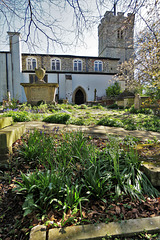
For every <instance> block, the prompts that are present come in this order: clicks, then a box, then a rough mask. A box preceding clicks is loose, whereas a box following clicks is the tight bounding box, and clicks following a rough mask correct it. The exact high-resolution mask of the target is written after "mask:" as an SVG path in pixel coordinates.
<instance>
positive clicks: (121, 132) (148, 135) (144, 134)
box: [25, 121, 160, 141]
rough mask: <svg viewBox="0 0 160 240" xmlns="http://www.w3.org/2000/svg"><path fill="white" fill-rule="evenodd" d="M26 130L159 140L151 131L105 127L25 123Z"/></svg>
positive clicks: (156, 134)
mask: <svg viewBox="0 0 160 240" xmlns="http://www.w3.org/2000/svg"><path fill="white" fill-rule="evenodd" d="M25 125H26V129H28V130H29V129H34V128H37V129H48V130H49V131H52V130H53V128H55V127H56V128H58V129H59V130H69V131H73V130H74V131H78V130H79V131H84V132H86V133H88V134H91V135H96V136H98V137H100V136H101V137H105V136H106V135H108V134H111V135H118V136H120V137H125V136H129V135H131V136H134V137H137V138H140V139H141V140H143V141H145V140H147V139H149V140H153V139H154V137H156V138H157V139H158V140H160V133H158V132H152V131H139V130H133V131H128V130H125V129H124V128H116V127H106V126H76V125H65V124H53V123H44V122H38V121H33V122H26V123H25Z"/></svg>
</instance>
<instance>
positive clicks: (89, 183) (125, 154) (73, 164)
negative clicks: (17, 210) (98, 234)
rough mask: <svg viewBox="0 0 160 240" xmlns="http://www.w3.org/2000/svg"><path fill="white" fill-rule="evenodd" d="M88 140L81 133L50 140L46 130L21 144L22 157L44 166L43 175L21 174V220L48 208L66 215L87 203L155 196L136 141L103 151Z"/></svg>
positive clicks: (110, 143)
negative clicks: (137, 152) (23, 198)
mask: <svg viewBox="0 0 160 240" xmlns="http://www.w3.org/2000/svg"><path fill="white" fill-rule="evenodd" d="M91 140H92V139H91V138H87V137H85V135H84V134H83V133H82V132H65V133H60V134H59V135H58V134H57V133H56V134H55V133H54V135H51V134H47V133H45V129H44V132H38V131H34V132H33V133H30V135H28V136H27V137H26V138H25V139H24V144H23V145H22V146H21V149H20V152H21V155H23V157H24V158H25V159H27V162H28V163H30V161H32V162H33V161H36V165H37V164H40V165H41V166H43V168H42V170H41V171H40V170H35V171H34V172H30V173H28V174H23V173H22V174H21V178H22V180H21V181H19V182H17V186H18V187H17V191H18V193H21V194H23V195H24V197H25V201H24V204H23V210H24V214H25V215H27V214H28V213H32V212H33V211H36V212H37V211H38V212H40V213H41V214H45V213H46V212H47V211H48V210H51V209H52V208H53V209H55V208H56V209H57V210H58V211H62V210H63V211H64V213H66V212H67V211H68V210H69V209H71V210H72V212H74V213H76V212H77V211H80V212H81V209H82V205H83V202H84V201H90V200H91V199H92V200H93V199H95V200H96V199H101V200H103V201H106V199H107V201H108V200H109V201H111V200H112V199H113V198H114V199H118V198H119V197H120V196H123V195H129V196H130V197H132V198H138V199H143V195H144V194H147V195H148V196H157V195H158V191H157V190H156V189H154V188H153V186H152V185H151V183H150V181H149V180H148V178H147V177H146V176H145V175H144V174H143V173H142V172H141V170H140V162H139V160H138V156H137V154H136V151H135V148H134V145H135V139H134V141H131V144H130V143H129V142H130V139H129V138H128V139H127V140H126V139H125V140H123V141H121V142H120V140H119V139H117V138H113V137H112V138H109V139H108V141H107V144H106V146H105V147H104V148H103V149H99V148H98V147H97V146H96V145H94V144H93V143H92V141H91ZM126 141H127V144H126ZM122 146H123V147H122ZM73 218H74V216H73ZM70 220H71V219H70ZM72 220H73V219H72Z"/></svg>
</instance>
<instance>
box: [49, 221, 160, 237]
mask: <svg viewBox="0 0 160 240" xmlns="http://www.w3.org/2000/svg"><path fill="white" fill-rule="evenodd" d="M144 230H145V231H147V232H156V233H157V232H160V217H159V216H158V217H154V218H141V219H130V220H127V221H125V220H124V221H121V222H120V223H118V222H112V223H108V224H105V223H101V224H97V225H82V226H72V227H66V228H61V229H58V228H55V229H51V230H49V236H48V239H49V240H68V239H69V240H77V239H81V240H82V239H85V240H87V239H88V240H89V239H90V240H91V239H101V238H103V237H107V236H121V237H122V236H134V235H135V234H139V233H140V232H143V231H144Z"/></svg>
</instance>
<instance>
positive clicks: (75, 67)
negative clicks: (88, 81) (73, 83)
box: [73, 59, 82, 71]
mask: <svg viewBox="0 0 160 240" xmlns="http://www.w3.org/2000/svg"><path fill="white" fill-rule="evenodd" d="M73 70H74V71H82V60H78V59H76V60H74V61H73Z"/></svg>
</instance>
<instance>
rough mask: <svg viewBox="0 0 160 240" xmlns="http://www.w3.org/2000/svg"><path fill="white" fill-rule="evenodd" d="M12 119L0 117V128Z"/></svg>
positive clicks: (7, 124) (8, 124) (6, 125)
mask: <svg viewBox="0 0 160 240" xmlns="http://www.w3.org/2000/svg"><path fill="white" fill-rule="evenodd" d="M12 123H13V119H12V117H0V129H2V128H5V127H8V126H10V125H12Z"/></svg>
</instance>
